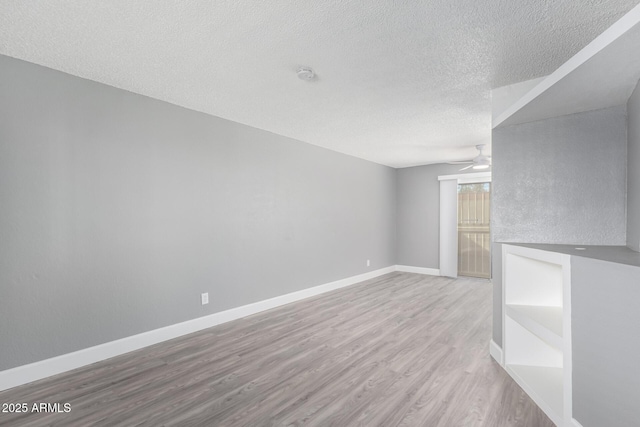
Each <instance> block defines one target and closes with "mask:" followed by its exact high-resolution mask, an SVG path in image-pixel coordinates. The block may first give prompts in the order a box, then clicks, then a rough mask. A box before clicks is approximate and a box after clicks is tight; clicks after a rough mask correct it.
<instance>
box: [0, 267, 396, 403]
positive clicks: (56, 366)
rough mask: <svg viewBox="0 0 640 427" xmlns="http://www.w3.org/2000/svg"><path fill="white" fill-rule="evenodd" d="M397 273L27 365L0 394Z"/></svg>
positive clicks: (9, 376)
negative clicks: (151, 346) (23, 385)
mask: <svg viewBox="0 0 640 427" xmlns="http://www.w3.org/2000/svg"><path fill="white" fill-rule="evenodd" d="M394 271H396V266H390V267H386V268H381V269H379V270H375V271H370V272H368V273H364V274H359V275H357V276H352V277H348V278H346V279H341V280H336V281H335V282H330V283H325V284H323V285H319V286H314V287H312V288H308V289H303V290H301V291H297V292H292V293H289V294H285V295H281V296H278V297H275V298H270V299H267V300H263V301H258V302H255V303H252V304H247V305H243V306H241V307H236V308H232V309H230V310H225V311H221V312H218V313H214V314H211V315H208V316H203V317H199V318H197V319H193V320H188V321H186V322H182V323H177V324H175V325H170V326H166V327H163V328H159V329H154V330H152V331H148V332H143V333H141V334H137V335H132V336H130V337H126V338H122V339H119V340H115V341H110V342H107V343H104V344H100V345H96V346H94V347H89V348H85V349H82V350H78V351H74V352H73V353H67V354H63V355H60V356H56V357H52V358H50V359H45V360H41V361H39V362H34V363H30V364H28V365H23V366H18V367H15V368H11V369H7V370H5V371H0V391H2V390H7V389H9V388H13V387H16V386H19V385H22V384H27V383H30V382H33V381H37V380H40V379H42V378H46V377H50V376H52V375H56V374H60V373H62V372H66V371H70V370H72V369H76V368H80V367H82V366H86V365H89V364H91V363H95V362H99V361H101V360H105V359H109V358H111V357H114V356H119V355H121V354H125V353H128V352H130V351H134V350H138V349H141V348H143V347H147V346H150V345H153V344H157V343H160V342H162V341H167V340H170V339H173V338H177V337H179V336H182V335H186V334H190V333H193V332H196V331H200V330H202V329H206V328H210V327H212V326H216V325H219V324H221V323H225V322H229V321H231V320H235V319H239V318H241V317H246V316H249V315H252V314H256V313H259V312H261V311H265V310H269V309H271V308H275V307H278V306H281V305H284V304H289V303H292V302H295V301H299V300H302V299H305V298H309V297H312V296H315V295H319V294H322V293H325V292H329V291H332V290H334V289H339V288H343V287H345V286H349V285H353V284H355V283H359V282H362V281H364V280H368V279H373V278H375V277H378V276H382V275H383V274H387V273H392V272H394Z"/></svg>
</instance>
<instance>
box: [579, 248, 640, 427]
mask: <svg viewBox="0 0 640 427" xmlns="http://www.w3.org/2000/svg"><path fill="white" fill-rule="evenodd" d="M639 277H640V268H638V267H632V266H628V265H623V264H615V263H610V262H606V261H598V260H592V259H586V258H582V257H571V282H572V287H571V298H572V300H571V321H572V341H573V417H574V418H575V419H576V420H578V421H579V422H580V423H581V424H582V425H583V426H584V427H590V426H611V427H617V426H627V427H632V426H637V425H638V420H640V405H638V401H639V390H640V364H638V354H640V339H639V338H638V337H640V311H638V307H637V306H638V301H640V282H639Z"/></svg>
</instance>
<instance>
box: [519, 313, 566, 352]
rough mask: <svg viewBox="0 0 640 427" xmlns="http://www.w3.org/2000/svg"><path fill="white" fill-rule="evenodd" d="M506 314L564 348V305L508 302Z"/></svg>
mask: <svg viewBox="0 0 640 427" xmlns="http://www.w3.org/2000/svg"><path fill="white" fill-rule="evenodd" d="M506 308H507V311H506V315H507V316H509V317H511V318H512V319H513V320H515V321H516V322H518V323H519V324H520V325H521V326H522V327H524V328H525V329H527V330H529V331H530V332H531V333H533V334H535V335H537V336H538V337H539V338H541V339H543V340H544V341H546V342H548V343H549V344H551V345H553V346H554V347H557V348H558V349H560V350H562V347H563V344H562V343H563V341H562V307H550V306H536V305H517V304H507V305H506Z"/></svg>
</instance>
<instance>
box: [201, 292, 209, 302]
mask: <svg viewBox="0 0 640 427" xmlns="http://www.w3.org/2000/svg"><path fill="white" fill-rule="evenodd" d="M200 301H201V302H202V305H205V304H209V292H205V293H202V294H200Z"/></svg>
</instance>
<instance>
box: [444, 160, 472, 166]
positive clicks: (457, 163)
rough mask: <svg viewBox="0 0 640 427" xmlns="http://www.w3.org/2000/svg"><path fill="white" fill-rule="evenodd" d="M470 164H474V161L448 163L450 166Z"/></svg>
mask: <svg viewBox="0 0 640 427" xmlns="http://www.w3.org/2000/svg"><path fill="white" fill-rule="evenodd" d="M469 163H473V160H465V161H463V162H447V164H448V165H468V164H469Z"/></svg>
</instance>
